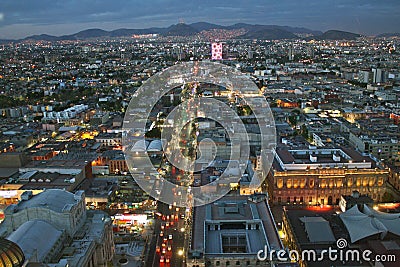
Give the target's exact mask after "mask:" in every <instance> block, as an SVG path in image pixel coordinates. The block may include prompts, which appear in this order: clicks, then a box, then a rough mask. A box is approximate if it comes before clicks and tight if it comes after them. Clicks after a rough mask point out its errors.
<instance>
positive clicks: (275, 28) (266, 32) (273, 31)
mask: <svg viewBox="0 0 400 267" xmlns="http://www.w3.org/2000/svg"><path fill="white" fill-rule="evenodd" d="M214 29H223V30H241V32H239V34H241V35H240V36H236V38H239V39H267V40H279V39H295V38H299V35H308V36H311V37H307V38H306V40H309V39H317V40H354V39H356V38H358V37H360V36H361V35H359V34H355V33H351V32H344V31H336V30H331V31H327V32H325V33H322V32H320V31H314V30H310V29H307V28H302V27H290V26H279V25H259V24H247V23H237V24H233V25H229V26H222V25H218V24H212V23H208V22H196V23H192V24H185V23H179V24H175V25H171V26H169V27H166V28H155V27H153V28H147V29H125V28H122V29H116V30H112V31H105V30H102V29H87V30H83V31H80V32H77V33H74V34H70V35H63V36H52V35H48V34H41V35H32V36H29V37H26V38H24V39H21V40H17V41H25V40H35V41H39V40H44V41H59V40H84V39H90V38H106V37H108V38H110V37H129V36H132V35H135V34H159V35H162V36H195V35H197V34H199V33H200V32H203V31H210V30H214ZM387 35H389V34H387ZM396 36H397V35H396ZM6 42H11V40H0V43H6Z"/></svg>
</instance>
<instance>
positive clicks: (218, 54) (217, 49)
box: [211, 43, 222, 60]
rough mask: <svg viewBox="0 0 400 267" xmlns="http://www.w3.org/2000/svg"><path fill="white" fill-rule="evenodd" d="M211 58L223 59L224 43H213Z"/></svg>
mask: <svg viewBox="0 0 400 267" xmlns="http://www.w3.org/2000/svg"><path fill="white" fill-rule="evenodd" d="M211 59H212V60H222V43H212V44H211Z"/></svg>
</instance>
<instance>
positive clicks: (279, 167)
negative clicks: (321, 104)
mask: <svg viewBox="0 0 400 267" xmlns="http://www.w3.org/2000/svg"><path fill="white" fill-rule="evenodd" d="M388 176H389V171H388V170H386V169H377V168H375V166H374V162H373V161H372V160H371V159H370V158H368V157H363V156H361V155H360V154H359V153H357V152H356V151H354V150H351V149H345V148H331V149H289V148H288V147H287V146H283V147H282V146H281V147H278V148H277V149H276V155H275V160H274V164H273V169H272V170H271V171H270V173H269V174H268V178H267V182H268V191H269V194H270V196H271V200H272V202H273V203H280V204H294V203H296V204H322V205H324V204H325V205H326V204H328V205H333V204H339V201H340V197H341V196H342V195H351V193H352V192H353V191H359V192H360V193H361V194H367V195H369V196H370V197H371V198H372V199H373V200H374V201H380V200H382V196H383V194H384V192H385V186H384V185H385V183H386V181H387V180H388Z"/></svg>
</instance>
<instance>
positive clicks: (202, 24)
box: [189, 22, 225, 32]
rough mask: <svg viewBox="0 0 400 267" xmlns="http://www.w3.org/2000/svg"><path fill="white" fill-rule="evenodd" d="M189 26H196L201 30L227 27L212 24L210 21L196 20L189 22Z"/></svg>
mask: <svg viewBox="0 0 400 267" xmlns="http://www.w3.org/2000/svg"><path fill="white" fill-rule="evenodd" d="M189 26H191V27H193V28H195V29H196V30H198V31H199V32H201V31H208V30H213V29H224V28H225V27H224V26H221V25H217V24H212V23H208V22H196V23H192V24H189Z"/></svg>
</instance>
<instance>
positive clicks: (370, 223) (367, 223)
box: [339, 205, 400, 243]
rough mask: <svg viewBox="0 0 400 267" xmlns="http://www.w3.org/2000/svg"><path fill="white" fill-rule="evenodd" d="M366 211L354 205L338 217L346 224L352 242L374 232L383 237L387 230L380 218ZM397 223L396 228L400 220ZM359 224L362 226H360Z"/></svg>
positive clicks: (399, 225)
mask: <svg viewBox="0 0 400 267" xmlns="http://www.w3.org/2000/svg"><path fill="white" fill-rule="evenodd" d="M368 209H369V208H368ZM364 210H365V209H364ZM366 213H368V212H366ZM366 213H362V212H361V211H360V210H359V209H358V207H357V205H355V206H354V207H352V208H351V209H349V210H348V211H346V212H344V213H341V214H340V215H339V217H340V219H342V221H343V223H344V225H345V226H346V229H347V231H348V232H349V235H350V239H351V242H352V243H354V242H357V241H359V240H361V239H363V238H366V237H369V236H372V235H375V234H380V235H381V239H383V238H384V237H385V236H386V234H387V232H388V231H389V229H388V228H387V227H386V226H385V224H384V223H383V222H382V221H381V219H380V218H378V217H376V216H371V213H370V214H366ZM397 223H398V226H397V228H399V227H400V224H399V223H400V220H398V221H397ZM361 225H362V227H360V226H361ZM399 230H400V229H399Z"/></svg>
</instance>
